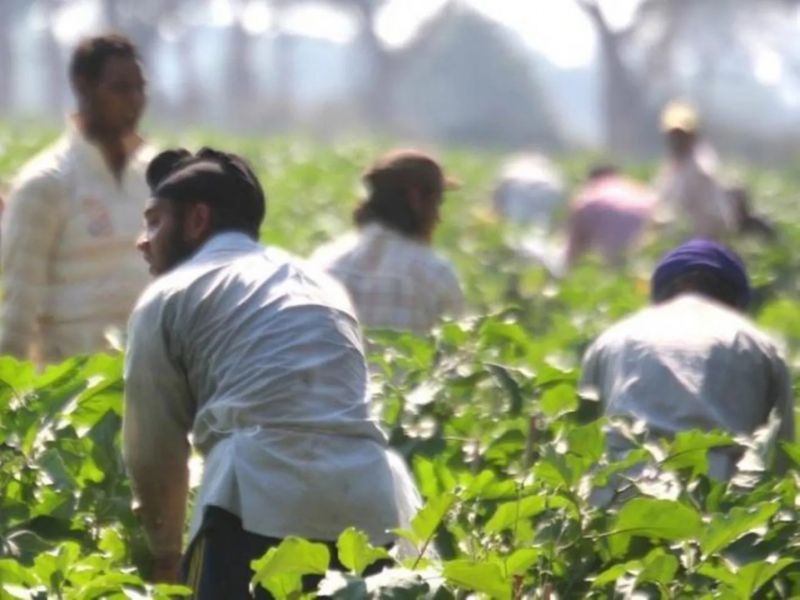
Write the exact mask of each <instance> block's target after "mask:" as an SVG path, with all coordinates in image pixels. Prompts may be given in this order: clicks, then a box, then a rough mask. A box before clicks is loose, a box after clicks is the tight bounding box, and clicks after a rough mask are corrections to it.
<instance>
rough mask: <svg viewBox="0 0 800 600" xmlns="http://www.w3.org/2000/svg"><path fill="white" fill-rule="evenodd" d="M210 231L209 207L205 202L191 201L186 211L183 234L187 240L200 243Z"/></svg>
mask: <svg viewBox="0 0 800 600" xmlns="http://www.w3.org/2000/svg"><path fill="white" fill-rule="evenodd" d="M210 233H211V207H210V206H209V205H208V204H207V203H206V202H193V203H191V204H190V205H189V210H188V211H186V214H185V216H184V222H183V235H184V237H185V238H186V241H187V242H193V243H200V242H202V241H204V240H205V239H206V238H207V237H208V236H209V234H210Z"/></svg>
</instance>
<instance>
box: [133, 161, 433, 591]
mask: <svg viewBox="0 0 800 600" xmlns="http://www.w3.org/2000/svg"><path fill="white" fill-rule="evenodd" d="M147 178H148V182H149V184H150V186H151V188H152V191H153V193H152V198H151V200H150V201H149V202H148V204H147V208H146V210H145V231H144V233H143V234H142V237H141V238H140V241H139V248H140V249H141V250H142V252H143V254H144V256H145V259H146V260H147V262H148V263H149V265H150V271H151V272H152V273H153V274H154V275H156V276H157V279H156V280H155V281H154V282H153V283H152V284H151V285H150V286H149V287H148V288H147V290H146V291H145V292H144V294H143V295H142V297H141V298H140V300H139V302H138V304H137V306H136V308H135V310H134V312H133V315H132V316H131V320H130V325H129V338H128V349H127V355H126V365H125V380H126V397H125V414H124V418H123V449H124V456H125V461H126V464H127V468H128V471H129V473H130V476H131V480H132V484H133V489H134V493H135V497H136V500H137V503H138V514H139V516H140V519H141V522H142V525H143V527H144V530H145V533H146V535H147V538H148V541H149V544H150V548H151V550H152V553H153V556H154V559H155V563H154V578H155V579H157V580H171V579H174V578H175V576H176V571H177V566H178V562H179V559H180V556H181V548H182V533H183V527H184V514H185V510H186V500H187V491H188V470H187V463H188V460H189V452H190V445H189V434H190V433H191V436H192V445H193V446H194V447H195V448H196V449H197V450H198V451H199V452H200V453H201V454H202V456H203V458H204V462H205V468H204V473H203V479H202V483H201V487H200V489H199V491H198V493H197V496H196V497H195V501H194V515H193V518H192V520H191V526H190V530H189V539H190V546H189V550H188V551H187V555H186V557H185V559H184V580H185V581H187V582H188V583H189V584H190V585H191V586H192V587H193V588H194V591H195V596H194V597H195V598H198V599H205V598H245V597H249V596H248V595H247V589H248V583H249V581H250V578H251V577H252V572H251V570H250V566H249V565H250V561H251V560H253V559H255V558H257V557H259V556H261V555H262V554H264V553H265V552H266V551H267V549H269V548H270V547H271V546H274V545H276V544H278V543H280V541H281V539H282V538H285V537H286V536H290V535H297V536H301V537H304V538H308V539H313V540H319V541H323V542H327V543H328V544H330V545H331V547H332V548H333V544H334V542H335V540H336V539H337V537H338V535H339V534H340V533H341V531H343V530H344V529H345V528H347V527H348V526H355V527H358V528H360V529H361V530H363V531H364V532H366V533H367V534H368V535H369V537H370V539H371V541H372V543H374V544H381V545H388V544H391V543H393V541H394V536H393V534H392V533H390V532H389V530H390V529H392V528H395V527H398V526H401V525H403V524H405V523H408V521H409V519H410V517H411V516H412V514H413V512H414V511H415V509H416V507H417V505H418V494H417V492H416V488H415V486H414V484H413V482H412V481H411V479H410V476H409V474H408V471H407V469H406V468H405V465H404V464H403V463H402V460H401V459H400V458H399V457H398V456H397V455H396V454H394V453H392V452H391V451H390V450H389V449H388V447H387V441H386V438H385V437H384V435H383V433H382V432H381V430H380V429H379V427H378V425H377V424H376V423H375V422H374V421H373V420H371V419H370V418H369V416H368V393H367V367H366V362H365V359H364V354H363V349H362V342H361V336H360V330H359V325H358V321H357V320H356V317H355V314H354V311H353V308H352V305H351V304H350V301H349V299H348V297H347V294H346V293H345V291H344V289H342V287H341V286H340V285H339V284H338V283H336V282H335V281H334V280H333V279H331V278H329V277H328V276H326V275H325V274H324V273H322V272H318V271H316V270H314V269H312V268H310V266H309V265H307V264H306V263H304V262H302V261H300V260H298V259H295V258H293V257H291V256H290V255H288V254H286V253H284V252H282V251H280V250H278V249H275V248H264V247H262V246H261V245H260V244H259V243H258V242H257V240H258V231H259V226H260V224H261V221H262V219H263V217H264V212H265V201H264V195H263V192H262V189H261V186H260V184H259V183H258V181H257V179H256V177H255V175H254V174H253V173H252V171H251V170H250V168H249V167H248V166H247V165H246V163H244V162H243V161H242V160H241V159H240V158H238V157H236V156H235V155H230V154H225V153H222V152H218V151H215V150H211V149H203V150H201V151H199V152H198V153H197V154H190V153H189V152H187V151H185V150H176V151H167V152H164V153H162V154H160V155H159V156H157V157H156V158H155V159H154V160H153V162H152V163H151V165H150V167H149V169H148V172H147ZM332 557H336V552H335V550H334V551H333V552H332ZM260 593H262V594H263V593H264V591H263V590H261V592H260ZM257 597H260V596H258V595H257Z"/></svg>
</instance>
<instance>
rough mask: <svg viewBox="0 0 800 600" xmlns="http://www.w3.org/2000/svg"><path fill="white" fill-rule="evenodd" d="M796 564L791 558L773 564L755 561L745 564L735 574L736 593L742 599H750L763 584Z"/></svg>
mask: <svg viewBox="0 0 800 600" xmlns="http://www.w3.org/2000/svg"><path fill="white" fill-rule="evenodd" d="M796 562H797V561H796V560H795V559H793V558H781V559H778V560H776V561H775V562H767V561H756V562H752V563H750V564H747V565H745V566H743V567H741V568H740V569H739V572H738V573H737V574H736V591H737V592H738V593H739V594H740V595H741V597H742V598H752V597H753V594H755V593H756V592H757V591H758V590H760V589H761V587H762V586H763V585H764V584H766V583H767V582H769V581H770V580H771V579H772V578H773V577H775V576H776V575H777V574H778V573H780V572H781V571H783V570H784V569H785V568H786V567H788V566H789V565H792V564H794V563H796Z"/></svg>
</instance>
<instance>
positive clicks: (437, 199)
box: [311, 150, 464, 334]
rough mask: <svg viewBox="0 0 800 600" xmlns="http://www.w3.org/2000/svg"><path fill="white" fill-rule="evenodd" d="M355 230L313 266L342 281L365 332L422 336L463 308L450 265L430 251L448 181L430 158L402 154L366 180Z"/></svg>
mask: <svg viewBox="0 0 800 600" xmlns="http://www.w3.org/2000/svg"><path fill="white" fill-rule="evenodd" d="M363 180H364V184H365V185H366V187H367V198H366V200H364V201H363V202H362V203H361V204H360V205H359V206H358V208H356V211H355V214H354V219H355V222H356V225H357V226H358V228H359V229H358V231H357V232H354V233H351V234H348V235H345V236H344V237H342V238H340V239H338V240H335V241H333V242H331V243H329V244H327V245H325V246H322V247H321V248H319V249H317V251H316V252H314V255H313V256H312V257H311V260H312V262H314V263H315V264H317V265H318V266H320V267H321V268H322V269H324V270H325V271H327V272H328V273H330V274H331V275H333V276H334V277H335V278H336V279H338V280H339V281H341V282H342V283H343V284H344V286H345V288H347V291H348V292H349V293H350V297H351V298H352V300H353V304H354V305H355V307H356V311H357V312H358V318H359V321H360V322H361V324H362V325H364V326H366V327H380V328H386V329H397V330H402V331H412V332H414V333H419V334H425V333H428V332H429V331H430V329H431V328H432V327H433V326H434V325H436V324H437V323H438V322H439V321H440V320H441V319H442V317H444V316H459V314H460V313H461V312H462V310H463V306H464V296H463V293H462V291H461V284H460V283H459V280H458V276H457V275H456V272H455V270H454V269H453V266H452V265H451V264H450V262H449V261H448V260H446V259H445V258H443V257H441V256H438V255H437V254H436V253H435V252H434V251H433V250H432V248H431V242H432V240H433V233H434V231H435V230H436V227H437V225H438V224H439V220H440V213H439V211H440V207H441V204H442V202H443V201H444V193H445V190H446V188H447V187H452V185H453V182H452V181H450V180H448V179H447V178H446V177H445V176H444V173H443V171H442V168H441V167H440V166H439V163H438V162H437V161H436V160H434V159H433V158H432V157H430V156H428V155H427V154H424V153H422V152H419V151H416V150H397V151H394V152H390V153H389V154H387V155H385V156H384V157H382V158H381V159H380V160H378V161H377V162H376V163H375V164H374V165H373V166H372V167H371V168H370V169H369V170H368V171H367V173H366V174H365V175H364V177H363Z"/></svg>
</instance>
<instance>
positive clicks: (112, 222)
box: [0, 35, 154, 362]
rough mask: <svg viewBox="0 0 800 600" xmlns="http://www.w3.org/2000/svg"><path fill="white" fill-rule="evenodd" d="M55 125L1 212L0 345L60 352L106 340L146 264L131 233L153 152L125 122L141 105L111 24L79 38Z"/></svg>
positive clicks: (143, 277)
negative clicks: (62, 129)
mask: <svg viewBox="0 0 800 600" xmlns="http://www.w3.org/2000/svg"><path fill="white" fill-rule="evenodd" d="M69 73H70V80H71V82H72V87H73V90H74V91H75V96H76V98H77V102H78V111H77V114H75V115H74V116H73V117H72V118H71V119H70V122H69V126H68V128H67V132H66V134H65V135H64V136H63V137H62V138H61V139H60V140H59V141H58V142H56V144H55V145H54V146H52V147H51V148H49V149H47V150H46V151H45V152H44V153H43V154H41V155H39V156H38V157H37V158H35V159H33V160H32V161H31V162H30V163H29V164H28V165H26V166H25V167H24V169H23V170H22V173H21V174H20V175H19V176H18V177H17V179H16V182H15V183H14V186H13V192H12V194H11V197H10V198H9V202H8V206H7V207H6V210H5V214H4V215H3V224H2V253H1V254H2V256H1V258H0V263H1V264H0V267H1V269H0V273H2V287H3V299H2V307H1V308H2V312H1V313H0V314H1V317H0V319H1V321H0V353H2V354H12V355H14V356H16V357H18V358H21V359H35V360H37V361H45V362H52V361H60V360H63V359H64V358H66V357H67V356H70V355H72V354H76V353H83V352H97V351H100V350H102V349H104V348H106V347H107V346H108V344H107V342H106V340H105V336H104V334H105V331H106V329H107V328H108V327H109V326H117V327H119V328H120V329H122V328H124V326H125V323H126V321H127V319H128V316H129V315H130V311H131V309H132V308H133V304H134V303H135V301H136V298H137V296H138V295H139V294H140V293H141V291H142V290H143V289H144V287H145V285H147V281H148V277H147V270H146V269H145V268H143V266H142V264H141V260H140V259H139V257H138V256H137V252H136V248H135V242H136V236H137V234H138V231H139V228H140V227H141V212H142V208H143V207H144V203H145V200H146V199H147V195H148V191H147V184H146V182H145V178H144V172H145V169H146V168H147V164H148V162H149V161H150V159H151V158H152V156H153V154H154V153H153V151H152V150H151V149H150V148H149V147H147V146H146V145H145V144H144V143H143V142H142V139H141V137H139V135H138V133H137V131H136V128H137V124H138V123H139V117H140V116H141V114H142V110H143V108H144V105H145V94H144V86H145V83H144V79H143V77H142V70H141V67H140V64H139V59H138V56H137V53H136V49H135V48H134V46H133V45H132V44H131V42H130V41H128V40H127V39H126V38H124V37H121V36H117V35H107V36H102V37H94V38H89V39H86V40H84V41H82V42H81V43H80V44H79V45H78V47H77V49H76V50H75V52H74V53H73V55H72V61H71V64H70V70H69Z"/></svg>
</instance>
